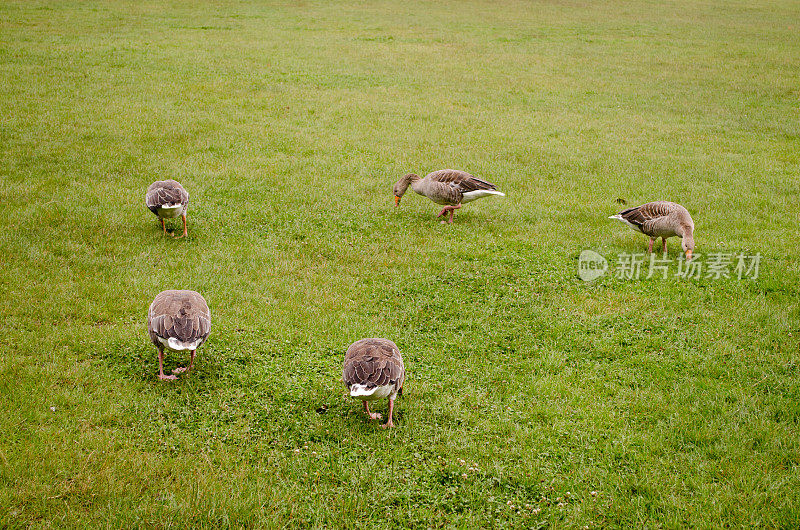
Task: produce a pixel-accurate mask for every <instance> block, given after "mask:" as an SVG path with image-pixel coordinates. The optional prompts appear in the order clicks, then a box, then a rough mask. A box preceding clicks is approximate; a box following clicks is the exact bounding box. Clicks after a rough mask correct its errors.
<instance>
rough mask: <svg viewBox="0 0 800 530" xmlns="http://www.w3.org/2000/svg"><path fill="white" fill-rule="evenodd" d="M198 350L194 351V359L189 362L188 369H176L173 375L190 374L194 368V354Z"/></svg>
mask: <svg viewBox="0 0 800 530" xmlns="http://www.w3.org/2000/svg"><path fill="white" fill-rule="evenodd" d="M196 351H197V350H192V359H191V360H190V361H189V367H188V368H175V369H174V370H173V371H172V373H173V374H182V373H183V372H189V371H190V370H191V369H192V368H193V367H194V354H195V352H196Z"/></svg>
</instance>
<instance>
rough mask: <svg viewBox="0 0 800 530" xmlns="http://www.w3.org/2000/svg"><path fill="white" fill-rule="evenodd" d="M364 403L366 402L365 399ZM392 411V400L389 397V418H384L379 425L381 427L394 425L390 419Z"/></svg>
mask: <svg viewBox="0 0 800 530" xmlns="http://www.w3.org/2000/svg"><path fill="white" fill-rule="evenodd" d="M364 403H366V401H365V402H364ZM392 412H394V400H393V399H390V400H389V419H388V420H386V423H384V424H383V425H381V427H383V428H384V429H386V428H392V427H394V422H393V421H392Z"/></svg>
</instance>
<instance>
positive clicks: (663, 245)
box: [661, 237, 667, 254]
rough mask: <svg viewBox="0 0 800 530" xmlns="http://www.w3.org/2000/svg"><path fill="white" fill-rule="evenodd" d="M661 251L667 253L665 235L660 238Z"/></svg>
mask: <svg viewBox="0 0 800 530" xmlns="http://www.w3.org/2000/svg"><path fill="white" fill-rule="evenodd" d="M661 253H662V254H666V253H667V238H666V237H662V238H661Z"/></svg>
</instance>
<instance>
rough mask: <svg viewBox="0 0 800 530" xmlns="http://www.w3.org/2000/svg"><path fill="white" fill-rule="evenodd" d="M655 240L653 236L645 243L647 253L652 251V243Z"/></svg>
mask: <svg viewBox="0 0 800 530" xmlns="http://www.w3.org/2000/svg"><path fill="white" fill-rule="evenodd" d="M655 240H656V238H654V237H651V238H650V244H649V245H647V253H648V254H652V253H653V243H654V242H655Z"/></svg>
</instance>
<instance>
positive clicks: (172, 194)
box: [145, 179, 189, 237]
mask: <svg viewBox="0 0 800 530" xmlns="http://www.w3.org/2000/svg"><path fill="white" fill-rule="evenodd" d="M145 203H146V204H147V207H148V208H149V209H150V211H151V212H153V213H154V214H156V215H157V216H158V219H159V220H160V221H161V228H162V229H163V230H164V234H165V235H166V233H167V227H166V226H165V225H164V219H173V218H175V217H181V218H182V219H183V235H182V236H179V237H186V211H187V210H188V209H189V192H187V191H186V190H185V189H183V186H181V184H180V183H179V182H178V181H176V180H172V179H170V180H157V181H155V182H153V183H152V184H150V186H149V187H148V188H147V195H146V196H145Z"/></svg>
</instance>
